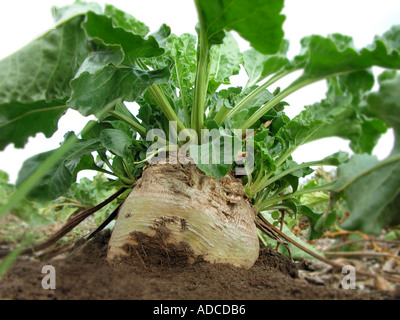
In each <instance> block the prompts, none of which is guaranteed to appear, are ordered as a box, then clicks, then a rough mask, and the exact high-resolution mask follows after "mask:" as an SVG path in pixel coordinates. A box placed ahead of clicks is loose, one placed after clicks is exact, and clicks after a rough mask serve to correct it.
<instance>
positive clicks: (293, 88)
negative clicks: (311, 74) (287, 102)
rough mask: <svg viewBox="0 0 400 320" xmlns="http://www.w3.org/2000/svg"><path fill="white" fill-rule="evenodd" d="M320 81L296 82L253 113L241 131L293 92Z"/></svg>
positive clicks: (306, 80)
mask: <svg viewBox="0 0 400 320" xmlns="http://www.w3.org/2000/svg"><path fill="white" fill-rule="evenodd" d="M319 80H320V79H318V80H316V79H305V80H303V81H295V82H293V83H292V84H291V85H289V87H287V88H286V89H285V90H283V91H282V92H280V93H279V94H278V95H276V96H275V97H274V98H272V99H271V100H270V101H268V102H267V103H266V104H265V105H263V106H262V107H261V108H259V109H258V110H257V111H256V112H255V113H253V114H252V115H251V116H250V117H249V118H248V119H247V120H246V121H245V122H244V123H243V124H242V125H241V126H240V127H239V129H242V130H246V129H248V128H250V127H251V126H252V125H253V124H254V123H255V122H256V121H257V120H258V119H260V118H261V117H262V116H263V115H264V114H266V113H267V112H268V111H269V110H271V109H272V108H273V107H275V106H276V105H277V104H278V103H279V102H280V101H282V99H284V98H286V97H287V96H289V95H291V94H292V93H293V92H295V91H297V90H299V89H301V88H303V87H305V86H307V85H309V84H311V83H314V82H316V81H319Z"/></svg>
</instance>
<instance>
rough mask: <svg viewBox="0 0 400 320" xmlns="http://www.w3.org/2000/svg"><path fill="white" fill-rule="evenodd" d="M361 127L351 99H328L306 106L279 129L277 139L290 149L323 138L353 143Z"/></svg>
mask: <svg viewBox="0 0 400 320" xmlns="http://www.w3.org/2000/svg"><path fill="white" fill-rule="evenodd" d="M362 125H363V123H362V118H360V117H359V116H358V114H357V112H356V110H355V109H354V107H353V106H352V97H351V96H331V97H329V98H327V99H324V100H323V101H321V102H320V103H316V104H314V105H312V106H308V107H306V108H305V110H304V111H302V112H301V113H300V114H299V115H297V116H296V117H294V118H293V119H292V120H291V121H290V122H289V123H287V124H286V125H285V126H283V127H281V129H280V130H279V132H278V136H279V137H281V138H282V139H283V140H284V141H285V142H286V144H287V147H288V148H289V149H291V150H295V149H296V148H297V147H299V146H300V145H303V144H306V143H308V142H311V141H314V140H318V139H322V138H327V137H341V138H344V139H348V140H350V141H352V142H354V143H357V142H358V140H359V139H360V137H361V135H362V134H363V131H362ZM369 149H370V148H369ZM364 151H365V152H370V151H371V150H364Z"/></svg>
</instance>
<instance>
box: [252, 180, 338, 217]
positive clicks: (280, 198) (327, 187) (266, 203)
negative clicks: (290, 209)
mask: <svg viewBox="0 0 400 320" xmlns="http://www.w3.org/2000/svg"><path fill="white" fill-rule="evenodd" d="M335 183H336V181H333V182H331V183H327V184H324V185H322V186H318V187H312V188H307V189H302V190H299V191H296V192H293V193H288V194H285V195H283V196H273V197H270V198H269V199H268V200H266V201H264V202H262V203H260V204H256V208H257V210H258V212H259V211H262V210H265V208H267V207H269V206H270V205H273V204H277V203H279V202H281V201H283V200H287V199H290V198H293V197H297V196H300V195H303V194H306V193H313V192H319V191H330V190H332V187H333V185H334V184H335Z"/></svg>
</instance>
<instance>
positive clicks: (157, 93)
mask: <svg viewBox="0 0 400 320" xmlns="http://www.w3.org/2000/svg"><path fill="white" fill-rule="evenodd" d="M147 90H148V91H149V92H150V94H151V95H152V96H153V98H154V100H155V101H156V103H157V105H158V106H159V107H160V109H161V110H162V112H163V113H164V115H165V116H166V117H167V119H168V121H176V123H177V128H178V132H180V131H182V130H185V129H186V128H185V126H184V125H183V123H182V122H181V121H180V120H179V118H178V116H177V115H176V113H175V111H174V109H173V108H172V107H171V105H170V103H169V101H168V99H167V97H166V96H165V94H164V93H163V92H162V90H161V89H160V87H159V86H158V85H157V84H153V85H151V86H150V87H149V88H148V89H147Z"/></svg>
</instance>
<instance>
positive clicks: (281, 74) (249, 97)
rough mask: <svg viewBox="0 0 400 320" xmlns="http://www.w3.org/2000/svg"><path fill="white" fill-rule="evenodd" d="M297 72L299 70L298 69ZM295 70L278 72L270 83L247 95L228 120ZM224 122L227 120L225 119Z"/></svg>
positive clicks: (228, 116)
mask: <svg viewBox="0 0 400 320" xmlns="http://www.w3.org/2000/svg"><path fill="white" fill-rule="evenodd" d="M296 70H297V69H296ZM294 71H295V70H284V71H281V72H277V73H276V74H275V75H273V76H272V77H271V78H270V79H269V80H268V81H266V82H265V83H264V84H262V85H261V86H259V87H258V88H257V89H254V90H253V91H252V92H251V93H250V94H249V95H247V96H246V97H245V98H243V99H242V100H240V101H239V103H238V104H237V105H236V106H235V107H234V108H233V109H231V110H230V111H229V112H228V113H227V115H226V117H227V118H232V117H233V116H234V115H235V114H236V113H238V112H239V111H240V110H241V109H242V108H243V107H245V106H246V105H247V104H248V103H249V102H250V101H251V100H253V99H254V98H255V97H257V96H258V95H260V94H261V93H262V92H263V91H264V90H265V89H266V88H268V87H269V86H271V85H272V84H274V83H275V82H277V81H278V80H280V79H282V78H283V77H285V76H286V75H288V74H290V73H292V72H294ZM222 120H225V118H223V119H222Z"/></svg>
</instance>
